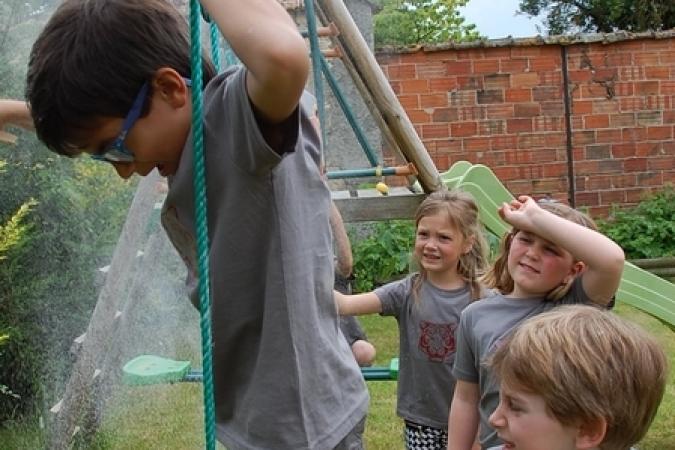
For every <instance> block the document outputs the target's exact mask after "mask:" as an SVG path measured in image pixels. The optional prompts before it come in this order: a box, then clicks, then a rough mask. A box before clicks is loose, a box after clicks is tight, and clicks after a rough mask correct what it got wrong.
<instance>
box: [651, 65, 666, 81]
mask: <svg viewBox="0 0 675 450" xmlns="http://www.w3.org/2000/svg"><path fill="white" fill-rule="evenodd" d="M645 76H646V77H647V78H648V79H650V80H654V79H656V80H668V79H670V67H668V66H662V67H645Z"/></svg>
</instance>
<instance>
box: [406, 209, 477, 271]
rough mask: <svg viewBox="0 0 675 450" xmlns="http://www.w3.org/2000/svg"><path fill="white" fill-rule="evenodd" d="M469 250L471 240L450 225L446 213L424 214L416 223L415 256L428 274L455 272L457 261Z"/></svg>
mask: <svg viewBox="0 0 675 450" xmlns="http://www.w3.org/2000/svg"><path fill="white" fill-rule="evenodd" d="M470 250H471V242H468V241H467V240H466V239H464V237H463V236H462V233H460V232H459V230H457V229H455V228H454V227H453V226H452V225H450V221H449V220H448V216H447V214H446V213H443V212H440V213H437V214H433V215H429V216H424V217H422V218H421V219H420V221H419V223H418V224H417V231H416V236H415V257H416V259H417V260H418V261H419V264H420V265H421V266H422V267H423V268H424V269H425V270H426V271H427V272H429V273H430V274H431V273H447V272H450V271H452V272H456V270H457V261H458V260H459V257H460V256H461V255H463V254H464V253H467V252H468V251H470Z"/></svg>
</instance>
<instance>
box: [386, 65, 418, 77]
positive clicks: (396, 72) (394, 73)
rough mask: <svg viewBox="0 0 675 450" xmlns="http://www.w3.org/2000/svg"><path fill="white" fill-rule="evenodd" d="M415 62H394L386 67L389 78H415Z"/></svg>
mask: <svg viewBox="0 0 675 450" xmlns="http://www.w3.org/2000/svg"><path fill="white" fill-rule="evenodd" d="M416 67H417V66H416V65H415V64H396V65H391V66H389V67H388V75H389V77H388V78H389V79H390V80H410V79H414V78H417V71H416Z"/></svg>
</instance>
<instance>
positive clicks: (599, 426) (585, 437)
mask: <svg viewBox="0 0 675 450" xmlns="http://www.w3.org/2000/svg"><path fill="white" fill-rule="evenodd" d="M606 434H607V420H605V418H604V417H600V418H597V419H592V420H589V421H587V422H584V423H582V424H581V425H579V429H578V431H577V438H576V447H577V449H579V450H590V449H595V448H598V447H599V446H600V444H601V443H602V441H603V439H605V435H606Z"/></svg>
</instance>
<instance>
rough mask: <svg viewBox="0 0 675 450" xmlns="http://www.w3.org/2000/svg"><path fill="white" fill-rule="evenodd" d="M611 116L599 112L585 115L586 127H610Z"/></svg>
mask: <svg viewBox="0 0 675 450" xmlns="http://www.w3.org/2000/svg"><path fill="white" fill-rule="evenodd" d="M608 127H609V116H608V115H607V114H597V115H589V116H584V128H608Z"/></svg>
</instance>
